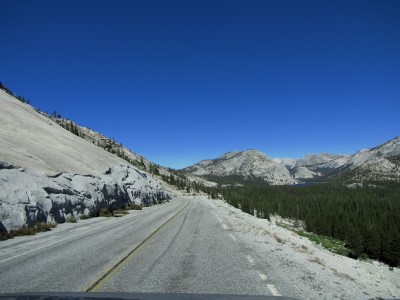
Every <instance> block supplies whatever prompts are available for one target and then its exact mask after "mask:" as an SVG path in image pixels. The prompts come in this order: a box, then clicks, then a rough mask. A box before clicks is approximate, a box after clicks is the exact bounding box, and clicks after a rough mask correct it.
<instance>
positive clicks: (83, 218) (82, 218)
mask: <svg viewBox="0 0 400 300" xmlns="http://www.w3.org/2000/svg"><path fill="white" fill-rule="evenodd" d="M79 219H80V220H87V219H90V216H89V215H80V216H79Z"/></svg>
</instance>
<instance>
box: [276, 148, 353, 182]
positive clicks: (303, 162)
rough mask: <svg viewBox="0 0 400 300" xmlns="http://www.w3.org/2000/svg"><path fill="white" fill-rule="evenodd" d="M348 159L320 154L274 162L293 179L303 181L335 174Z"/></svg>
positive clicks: (347, 157)
mask: <svg viewBox="0 0 400 300" xmlns="http://www.w3.org/2000/svg"><path fill="white" fill-rule="evenodd" d="M349 158H350V155H340V154H339V155H338V154H329V153H321V154H308V155H306V157H305V158H301V159H291V158H283V159H281V158H274V161H275V162H277V163H280V164H282V165H284V166H285V167H286V168H287V169H288V170H289V172H290V174H292V176H293V177H294V178H296V179H299V180H303V179H312V178H314V179H315V178H325V177H327V176H329V175H332V174H336V173H337V171H338V170H339V168H340V167H342V166H343V165H344V164H346V163H347V161H348V160H349Z"/></svg>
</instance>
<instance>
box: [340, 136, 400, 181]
mask: <svg viewBox="0 0 400 300" xmlns="http://www.w3.org/2000/svg"><path fill="white" fill-rule="evenodd" d="M340 172H341V173H343V177H344V179H345V180H346V181H351V182H354V183H362V182H364V181H381V180H395V181H400V137H396V138H394V139H392V140H390V141H388V142H386V143H383V144H381V145H379V146H376V147H374V148H372V149H364V150H360V151H358V152H357V153H355V154H353V155H352V156H351V157H350V159H349V160H348V161H347V162H346V164H344V165H343V166H342V167H341V168H340Z"/></svg>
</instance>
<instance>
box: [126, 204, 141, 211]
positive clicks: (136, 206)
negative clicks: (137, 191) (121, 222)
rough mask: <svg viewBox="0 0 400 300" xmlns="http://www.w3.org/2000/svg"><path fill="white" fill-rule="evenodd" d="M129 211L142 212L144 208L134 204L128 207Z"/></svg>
mask: <svg viewBox="0 0 400 300" xmlns="http://www.w3.org/2000/svg"><path fill="white" fill-rule="evenodd" d="M127 209H129V210H142V207H141V206H140V205H137V204H135V203H132V204H130V205H129V206H128V207H127Z"/></svg>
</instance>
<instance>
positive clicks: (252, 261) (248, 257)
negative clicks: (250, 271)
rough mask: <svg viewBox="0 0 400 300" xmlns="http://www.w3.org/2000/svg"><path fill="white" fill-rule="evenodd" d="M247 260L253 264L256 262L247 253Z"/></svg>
mask: <svg viewBox="0 0 400 300" xmlns="http://www.w3.org/2000/svg"><path fill="white" fill-rule="evenodd" d="M247 260H248V261H249V263H250V264H251V265H253V266H254V265H255V263H256V261H255V260H254V258H252V257H251V256H250V255H247Z"/></svg>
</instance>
